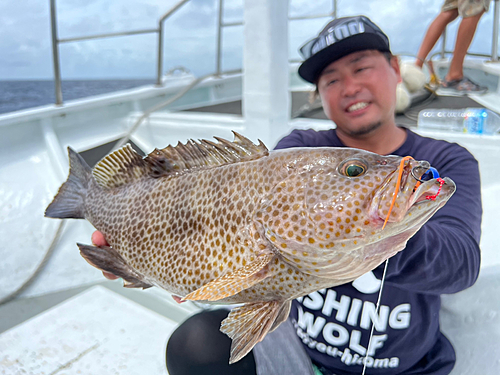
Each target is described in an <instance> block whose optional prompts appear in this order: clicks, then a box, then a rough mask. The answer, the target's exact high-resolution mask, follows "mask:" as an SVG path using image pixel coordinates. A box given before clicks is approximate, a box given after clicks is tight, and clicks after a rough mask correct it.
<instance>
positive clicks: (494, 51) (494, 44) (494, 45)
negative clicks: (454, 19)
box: [431, 0, 500, 62]
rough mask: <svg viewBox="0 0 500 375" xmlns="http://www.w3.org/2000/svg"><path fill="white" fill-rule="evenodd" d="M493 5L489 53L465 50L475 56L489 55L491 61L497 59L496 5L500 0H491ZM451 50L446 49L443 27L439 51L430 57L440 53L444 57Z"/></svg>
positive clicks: (499, 10) (499, 15) (499, 18)
mask: <svg viewBox="0 0 500 375" xmlns="http://www.w3.org/2000/svg"><path fill="white" fill-rule="evenodd" d="M493 1H494V3H495V4H494V5H493V35H492V38H491V55H487V54H483V53H474V52H467V55H468V56H475V57H490V58H491V60H490V61H492V62H497V61H498V26H499V21H500V6H499V5H498V3H499V1H500V0H493ZM452 53H453V51H447V50H446V29H444V32H443V35H442V37H441V51H440V52H437V53H435V54H433V55H432V56H431V59H432V57H434V56H436V55H440V56H441V59H444V56H445V55H446V54H452Z"/></svg>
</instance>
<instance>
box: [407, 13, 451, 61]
mask: <svg viewBox="0 0 500 375" xmlns="http://www.w3.org/2000/svg"><path fill="white" fill-rule="evenodd" d="M457 17H458V10H457V9H453V10H448V11H446V12H441V13H439V14H438V16H437V17H436V18H435V19H434V21H432V23H431V24H430V26H429V28H428V29H427V33H426V34H425V36H424V40H423V41H422V44H421V45H420V49H419V50H418V54H417V61H416V62H415V65H417V66H419V67H422V65H423V63H424V60H425V59H426V58H427V55H428V54H429V52H431V50H432V49H433V48H434V45H435V44H436V42H437V41H438V39H439V37H440V36H441V34H443V31H444V29H445V28H446V26H447V25H448V24H449V23H450V22H451V21H453V20H454V19H456V18H457Z"/></svg>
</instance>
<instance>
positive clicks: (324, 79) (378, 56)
mask: <svg viewBox="0 0 500 375" xmlns="http://www.w3.org/2000/svg"><path fill="white" fill-rule="evenodd" d="M400 81H401V74H400V71H399V65H398V61H397V58H396V57H393V58H392V59H391V61H390V62H389V61H387V58H386V57H385V56H384V55H383V54H382V53H381V52H380V51H376V50H365V51H359V52H354V53H351V54H350V55H347V56H344V57H343V58H341V59H339V60H337V61H334V62H333V63H331V64H330V65H328V66H327V67H326V68H325V69H324V70H323V72H322V73H321V75H320V77H319V79H318V92H319V95H320V97H321V102H322V103H323V109H324V111H325V114H326V115H327V116H328V118H330V119H331V120H332V121H333V122H335V124H336V125H337V131H338V132H341V133H344V134H345V135H348V136H350V137H363V136H365V135H369V134H371V133H372V132H373V131H374V130H376V129H378V128H379V127H381V126H385V125H386V124H391V123H394V110H395V106H396V86H397V84H398V82H400Z"/></svg>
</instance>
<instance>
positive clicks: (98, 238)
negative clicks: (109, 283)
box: [92, 230, 118, 280]
mask: <svg viewBox="0 0 500 375" xmlns="http://www.w3.org/2000/svg"><path fill="white" fill-rule="evenodd" d="M92 243H93V244H94V245H95V246H99V247H100V246H109V244H108V242H107V241H106V239H105V238H104V235H103V234H102V233H101V232H99V231H97V230H96V231H95V232H94V233H92ZM102 274H103V275H104V277H105V278H106V279H109V280H116V279H118V276H116V275H113V274H112V273H109V272H104V271H102Z"/></svg>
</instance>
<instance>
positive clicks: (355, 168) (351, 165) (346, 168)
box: [339, 159, 368, 177]
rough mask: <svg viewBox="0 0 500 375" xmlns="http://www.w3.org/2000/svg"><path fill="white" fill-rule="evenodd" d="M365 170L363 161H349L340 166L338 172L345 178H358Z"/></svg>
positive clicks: (365, 166)
mask: <svg viewBox="0 0 500 375" xmlns="http://www.w3.org/2000/svg"><path fill="white" fill-rule="evenodd" d="M367 169H368V167H367V164H366V162H364V161H363V160H359V159H351V160H348V161H346V162H344V163H343V164H342V165H341V166H340V168H339V172H340V173H341V174H343V175H344V176H347V177H358V176H361V175H362V174H364V173H365V172H366V170H367Z"/></svg>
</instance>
